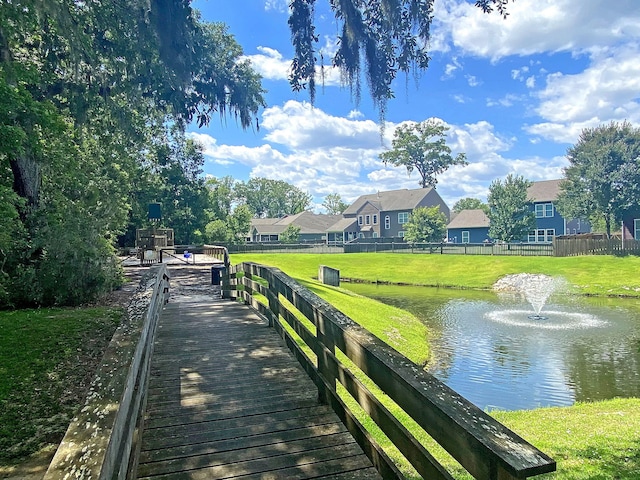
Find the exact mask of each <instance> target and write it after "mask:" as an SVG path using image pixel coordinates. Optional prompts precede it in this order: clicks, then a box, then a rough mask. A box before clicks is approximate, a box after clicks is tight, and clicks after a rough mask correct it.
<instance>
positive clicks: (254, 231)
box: [248, 211, 342, 242]
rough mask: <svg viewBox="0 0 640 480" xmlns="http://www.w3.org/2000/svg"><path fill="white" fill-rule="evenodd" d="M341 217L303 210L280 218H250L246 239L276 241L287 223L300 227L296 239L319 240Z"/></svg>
mask: <svg viewBox="0 0 640 480" xmlns="http://www.w3.org/2000/svg"><path fill="white" fill-rule="evenodd" d="M341 218H342V216H341V215H320V214H316V213H313V212H309V211H305V212H301V213H297V214H295V215H287V216H285V217H282V218H252V219H251V227H250V228H249V235H248V240H249V241H250V242H277V241H279V240H280V234H281V233H282V232H284V231H285V230H286V228H287V227H288V226H289V225H295V226H296V227H300V235H299V237H298V240H299V241H301V242H320V241H325V240H326V239H327V229H328V228H329V227H330V226H331V225H333V224H335V223H336V222H337V221H338V220H340V219H341Z"/></svg>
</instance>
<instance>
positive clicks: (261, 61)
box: [242, 37, 342, 87]
mask: <svg viewBox="0 0 640 480" xmlns="http://www.w3.org/2000/svg"><path fill="white" fill-rule="evenodd" d="M331 48H333V47H332V45H331V43H330V39H329V37H327V43H326V44H325V47H323V49H328V50H323V51H325V53H326V54H327V57H330V55H328V53H330V50H329V49H331ZM257 49H258V51H259V52H260V53H258V54H255V55H245V56H244V57H242V58H243V59H248V60H250V61H251V65H252V66H253V68H254V70H255V71H256V72H258V73H259V74H260V75H262V77H263V78H265V79H267V80H283V81H288V80H289V73H290V72H291V59H286V58H284V57H283V55H282V54H281V53H280V52H279V51H278V50H275V49H273V48H269V47H262V46H261V47H257ZM327 57H325V62H324V63H325V65H324V66H320V65H319V66H317V67H316V82H317V83H319V84H323V85H325V86H328V87H329V86H341V85H342V81H341V78H340V70H339V69H338V68H335V67H332V66H331V62H330V59H329V58H327Z"/></svg>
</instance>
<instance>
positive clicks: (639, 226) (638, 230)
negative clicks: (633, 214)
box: [633, 218, 640, 240]
mask: <svg viewBox="0 0 640 480" xmlns="http://www.w3.org/2000/svg"><path fill="white" fill-rule="evenodd" d="M633 238H634V239H635V240H640V218H636V219H635V220H634V221H633Z"/></svg>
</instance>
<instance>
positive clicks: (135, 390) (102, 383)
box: [44, 265, 169, 480]
mask: <svg viewBox="0 0 640 480" xmlns="http://www.w3.org/2000/svg"><path fill="white" fill-rule="evenodd" d="M168 292H169V276H168V274H167V267H166V265H158V266H157V267H153V270H151V271H149V272H148V273H147V274H146V275H145V276H144V277H143V278H142V280H141V281H140V287H139V288H138V291H137V292H136V293H135V294H134V296H133V298H132V301H131V303H130V304H129V307H128V308H127V314H126V318H125V319H124V321H123V322H122V324H121V325H120V326H119V327H118V329H117V330H116V333H115V334H114V336H113V339H112V340H111V343H110V344H109V347H108V348H107V351H106V352H105V355H104V357H103V359H102V363H101V365H100V367H99V369H98V371H97V372H96V376H95V377H94V379H93V382H92V383H91V386H90V388H89V394H88V396H87V399H86V401H85V405H84V407H83V408H82V410H81V411H80V412H79V413H78V414H77V416H76V417H75V418H74V419H73V420H72V422H71V424H70V425H69V428H68V430H67V433H66V435H65V436H64V438H63V440H62V442H61V443H60V446H59V447H58V450H57V451H56V454H55V456H54V457H53V460H52V461H51V464H50V465H49V469H48V470H47V473H46V474H45V477H44V480H63V479H72V478H73V479H75V478H85V479H89V478H93V479H103V478H104V479H107V478H108V479H116V478H117V479H124V478H127V474H128V469H129V466H130V461H131V460H132V457H131V455H132V453H134V452H135V448H134V446H135V442H136V438H137V432H138V430H139V421H140V414H141V410H142V407H143V398H144V395H145V393H146V385H147V380H148V375H149V368H150V360H151V353H152V350H153V341H154V338H155V333H156V327H157V324H158V318H159V317H160V312H161V310H162V306H163V305H164V304H165V303H166V302H167V299H168Z"/></svg>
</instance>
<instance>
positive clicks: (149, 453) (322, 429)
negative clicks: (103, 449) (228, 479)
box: [140, 421, 347, 464]
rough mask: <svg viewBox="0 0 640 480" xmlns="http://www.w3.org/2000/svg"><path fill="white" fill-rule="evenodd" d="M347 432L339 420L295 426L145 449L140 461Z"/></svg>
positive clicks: (146, 461) (161, 459)
mask: <svg viewBox="0 0 640 480" xmlns="http://www.w3.org/2000/svg"><path fill="white" fill-rule="evenodd" d="M345 432H347V429H346V428H345V426H344V425H343V424H342V422H339V421H338V422H335V423H332V424H325V425H314V426H312V427H302V428H294V429H290V430H286V431H283V432H270V433H264V434H260V435H253V436H251V437H246V438H235V439H224V440H218V441H211V442H203V443H198V444H185V445H180V446H177V447H171V448H163V449H159V450H145V451H143V452H141V454H140V461H141V463H154V464H156V463H155V462H162V461H165V460H171V459H177V458H181V457H189V456H200V455H207V454H212V453H218V452H227V451H231V450H239V449H243V448H254V447H259V446H263V445H276V444H284V445H288V444H290V443H291V442H295V441H297V440H301V439H305V438H317V437H322V436H325V435H336V434H340V433H345Z"/></svg>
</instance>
